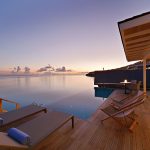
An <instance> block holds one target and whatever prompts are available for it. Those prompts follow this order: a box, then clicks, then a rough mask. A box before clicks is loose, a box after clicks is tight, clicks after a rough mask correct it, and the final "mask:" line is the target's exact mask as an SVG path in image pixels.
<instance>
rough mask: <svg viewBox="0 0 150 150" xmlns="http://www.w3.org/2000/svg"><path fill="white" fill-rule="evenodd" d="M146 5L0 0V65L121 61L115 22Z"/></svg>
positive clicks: (78, 66) (81, 66) (136, 0)
mask: <svg viewBox="0 0 150 150" xmlns="http://www.w3.org/2000/svg"><path fill="white" fill-rule="evenodd" d="M149 8H150V1H149V0H142V1H141V0H126V1H124V0H105V1H104V0H13V1H12V0H0V60H1V63H0V70H4V69H8V68H11V67H14V66H18V65H19V66H28V67H31V68H33V69H38V68H40V67H43V66H46V65H47V64H51V65H52V66H55V67H61V66H66V67H67V68H68V69H74V70H79V71H92V70H95V69H96V70H99V69H102V68H103V67H105V68H106V69H108V68H115V67H120V66H122V65H126V64H127V61H126V58H125V54H124V51H123V47H122V43H121V39H120V35H119V30H118V27H117V22H118V21H121V20H124V19H126V18H129V17H132V16H135V15H138V14H141V13H144V12H147V11H149Z"/></svg>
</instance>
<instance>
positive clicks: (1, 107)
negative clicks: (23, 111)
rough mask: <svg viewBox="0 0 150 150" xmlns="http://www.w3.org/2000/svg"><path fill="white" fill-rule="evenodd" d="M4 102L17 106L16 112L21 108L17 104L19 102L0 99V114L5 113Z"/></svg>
mask: <svg viewBox="0 0 150 150" xmlns="http://www.w3.org/2000/svg"><path fill="white" fill-rule="evenodd" d="M3 101H5V102H7V103H12V104H15V105H16V110H17V109H19V108H20V107H21V106H20V104H19V103H17V102H15V101H12V100H7V99H3V98H0V112H3V111H4V110H3Z"/></svg>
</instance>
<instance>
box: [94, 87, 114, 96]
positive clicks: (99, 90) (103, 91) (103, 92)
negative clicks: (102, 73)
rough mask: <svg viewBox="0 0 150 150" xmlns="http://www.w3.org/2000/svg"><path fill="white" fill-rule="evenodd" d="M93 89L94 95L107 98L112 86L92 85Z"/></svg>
mask: <svg viewBox="0 0 150 150" xmlns="http://www.w3.org/2000/svg"><path fill="white" fill-rule="evenodd" d="M94 89H95V97H103V98H107V97H108V96H109V95H110V94H111V93H112V92H113V89H112V88H104V87H94Z"/></svg>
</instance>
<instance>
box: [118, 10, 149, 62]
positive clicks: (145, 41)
mask: <svg viewBox="0 0 150 150" xmlns="http://www.w3.org/2000/svg"><path fill="white" fill-rule="evenodd" d="M118 27H119V31H120V35H121V39H122V43H123V47H124V51H125V55H126V58H127V60H128V61H137V60H142V59H144V58H146V57H150V12H146V13H144V14H141V15H138V16H134V17H132V18H129V19H126V20H123V21H120V22H118Z"/></svg>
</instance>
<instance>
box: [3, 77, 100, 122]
mask: <svg viewBox="0 0 150 150" xmlns="http://www.w3.org/2000/svg"><path fill="white" fill-rule="evenodd" d="M0 91H1V97H2V98H5V99H10V100H14V101H16V102H18V103H20V104H21V105H22V106H25V105H28V104H31V103H33V102H35V103H38V104H44V105H46V106H47V107H48V108H50V109H54V110H58V111H63V112H67V113H70V114H74V115H75V116H77V117H79V118H82V119H87V118H89V117H90V116H91V114H93V113H94V112H95V111H96V109H97V108H98V106H99V105H100V104H101V103H102V101H103V100H102V99H101V98H98V97H94V87H93V79H92V78H89V77H86V76H84V75H51V76H41V77H0ZM5 107H6V109H9V110H10V109H12V105H11V106H10V105H5Z"/></svg>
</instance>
